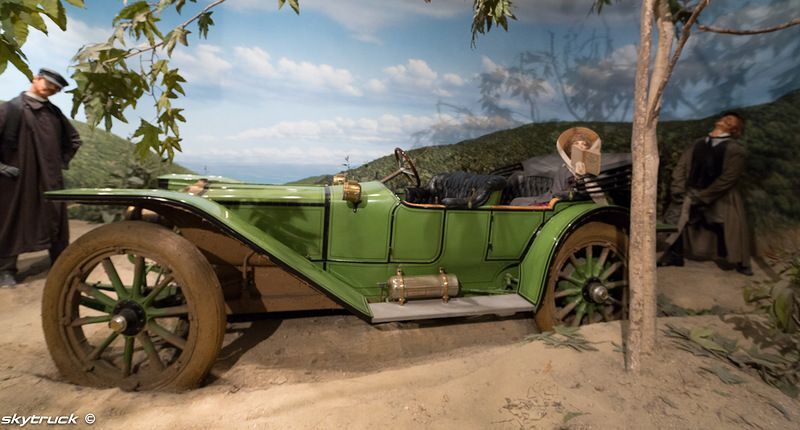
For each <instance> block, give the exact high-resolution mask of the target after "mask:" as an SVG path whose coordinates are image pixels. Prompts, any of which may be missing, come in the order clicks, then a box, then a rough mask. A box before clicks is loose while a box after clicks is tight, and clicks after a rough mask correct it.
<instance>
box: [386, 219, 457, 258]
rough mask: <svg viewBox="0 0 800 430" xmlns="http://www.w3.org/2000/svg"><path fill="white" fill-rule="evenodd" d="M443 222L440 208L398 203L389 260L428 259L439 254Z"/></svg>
mask: <svg viewBox="0 0 800 430" xmlns="http://www.w3.org/2000/svg"><path fill="white" fill-rule="evenodd" d="M443 225H444V210H443V209H420V208H410V207H408V206H403V205H400V206H398V207H397V209H396V210H395V212H394V225H393V226H392V253H391V256H390V258H391V260H392V261H397V262H417V263H425V262H431V261H433V260H434V259H436V258H437V257H438V256H439V251H440V250H441V244H442V228H443Z"/></svg>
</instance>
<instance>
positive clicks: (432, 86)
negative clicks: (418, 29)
mask: <svg viewBox="0 0 800 430" xmlns="http://www.w3.org/2000/svg"><path fill="white" fill-rule="evenodd" d="M383 72H384V73H385V74H386V78H384V79H382V80H380V81H377V82H374V83H372V85H371V86H372V87H374V89H381V88H382V89H383V90H385V89H386V88H389V87H391V88H392V89H393V90H395V91H401V92H405V93H409V92H410V93H419V94H423V95H426V96H427V95H430V94H434V95H436V96H438V97H443V98H446V97H452V96H453V93H452V91H449V90H447V89H445V88H443V86H445V85H448V86H451V87H461V86H463V85H464V84H465V83H466V81H465V80H464V78H462V77H461V76H459V75H457V74H455V73H446V74H444V76H442V77H440V75H439V73H438V72H436V71H435V70H433V69H432V68H431V67H430V66H429V65H428V63H427V62H425V61H424V60H420V59H416V58H411V59H409V60H408V61H407V62H406V63H405V64H397V65H394V66H389V67H386V68H384V69H383ZM373 81H376V80H374V79H373ZM378 83H380V85H379V84H378Z"/></svg>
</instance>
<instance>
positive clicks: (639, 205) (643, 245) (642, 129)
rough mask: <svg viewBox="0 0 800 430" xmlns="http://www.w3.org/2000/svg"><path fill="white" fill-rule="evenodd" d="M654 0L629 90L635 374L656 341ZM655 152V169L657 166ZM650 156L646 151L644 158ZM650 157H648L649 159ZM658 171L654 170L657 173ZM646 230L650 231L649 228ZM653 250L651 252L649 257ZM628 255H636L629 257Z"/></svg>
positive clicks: (648, 0)
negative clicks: (651, 105)
mask: <svg viewBox="0 0 800 430" xmlns="http://www.w3.org/2000/svg"><path fill="white" fill-rule="evenodd" d="M655 4H656V0H644V1H643V2H642V13H641V29H640V32H639V53H638V57H637V60H636V78H635V79H636V82H635V89H634V94H633V99H634V107H633V132H632V134H631V155H632V159H633V173H632V175H631V182H632V183H631V225H630V243H629V246H630V249H629V251H628V256H629V258H628V278H629V280H630V291H631V294H630V311H629V314H628V342H627V349H626V351H627V354H626V363H625V364H626V366H627V368H628V369H629V370H631V371H634V372H638V371H639V370H641V368H642V362H643V361H644V360H645V357H644V356H646V355H648V354H650V353H651V352H652V350H653V346H654V343H655V342H654V339H655V334H656V333H655V314H654V313H653V312H652V308H653V306H652V305H651V302H654V301H655V298H654V295H655V288H654V287H655V273H654V271H655V248H654V247H653V250H650V248H651V242H652V240H651V236H653V235H654V234H655V230H654V227H655V222H654V219H650V214H649V213H650V212H651V211H650V207H651V205H650V204H649V202H650V200H652V198H651V196H650V195H649V193H650V192H651V188H650V184H649V183H648V182H649V181H648V176H652V174H654V173H653V172H650V171H649V168H650V165H652V164H653V163H652V161H653V158H652V154H648V148H649V146H651V144H652V142H653V141H655V132H654V130H655V128H654V127H653V129H652V130H649V129H648V120H647V117H648V99H649V97H648V87H649V85H648V84H649V83H650V82H649V81H650V79H649V78H650V76H649V75H650V53H651V41H652V33H653V14H654V11H655ZM657 154H658V152H657V151H656V159H655V164H656V169H657V168H658V156H657ZM648 155H650V156H649V157H648ZM648 160H649V161H648ZM655 174H657V170H656V172H655ZM649 229H653V230H652V231H650V230H649ZM650 254H652V255H650ZM630 256H636V257H635V258H630Z"/></svg>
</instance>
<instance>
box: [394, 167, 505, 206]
mask: <svg viewBox="0 0 800 430" xmlns="http://www.w3.org/2000/svg"><path fill="white" fill-rule="evenodd" d="M505 186H506V180H505V178H503V177H502V176H497V175H479V174H476V173H467V172H453V173H441V174H438V175H436V176H434V177H432V178H431V180H430V181H429V182H428V183H427V184H426V185H425V186H424V187H420V188H408V189H406V201H407V202H409V203H428V204H441V205H444V206H445V207H448V208H457V209H471V208H476V207H478V206H482V205H483V204H485V203H486V202H487V201H488V200H489V197H490V196H491V194H492V192H494V191H501V190H503V189H504V188H505Z"/></svg>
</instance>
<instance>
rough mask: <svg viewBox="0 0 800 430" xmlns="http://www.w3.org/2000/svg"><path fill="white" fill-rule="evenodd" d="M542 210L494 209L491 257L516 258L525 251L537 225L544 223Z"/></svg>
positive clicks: (495, 258) (490, 247)
mask: <svg viewBox="0 0 800 430" xmlns="http://www.w3.org/2000/svg"><path fill="white" fill-rule="evenodd" d="M543 219H544V214H543V213H542V212H528V211H519V212H511V211H494V212H492V232H491V236H490V238H491V239H490V242H489V254H488V256H489V258H490V259H493V260H516V259H519V258H520V256H521V255H522V253H523V252H524V251H525V246H526V245H527V244H528V242H529V241H530V239H531V237H532V236H533V233H534V232H535V231H536V227H538V226H539V224H541V223H542V220H543Z"/></svg>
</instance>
